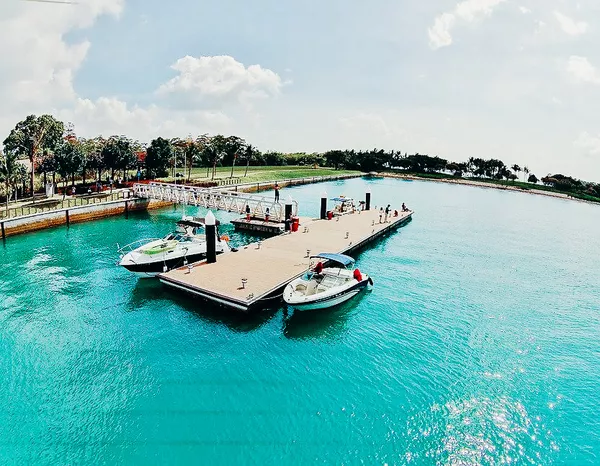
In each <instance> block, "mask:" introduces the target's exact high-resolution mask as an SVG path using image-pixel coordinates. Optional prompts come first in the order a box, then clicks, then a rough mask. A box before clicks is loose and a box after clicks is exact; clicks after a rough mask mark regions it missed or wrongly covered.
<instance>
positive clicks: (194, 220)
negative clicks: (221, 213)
mask: <svg viewBox="0 0 600 466" xmlns="http://www.w3.org/2000/svg"><path fill="white" fill-rule="evenodd" d="M205 224H206V219H205V218H204V217H202V218H200V217H183V218H182V219H181V220H179V221H178V222H177V225H179V226H182V227H196V228H198V227H201V228H204V226H205ZM216 225H220V222H219V221H218V220H217V222H216Z"/></svg>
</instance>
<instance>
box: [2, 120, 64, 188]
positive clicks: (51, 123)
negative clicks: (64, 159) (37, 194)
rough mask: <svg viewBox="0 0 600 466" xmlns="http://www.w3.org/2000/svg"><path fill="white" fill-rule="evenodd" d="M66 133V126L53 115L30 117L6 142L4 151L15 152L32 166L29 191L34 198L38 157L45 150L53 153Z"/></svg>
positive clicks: (17, 126)
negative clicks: (26, 159)
mask: <svg viewBox="0 0 600 466" xmlns="http://www.w3.org/2000/svg"><path fill="white" fill-rule="evenodd" d="M64 131H65V125H64V124H63V123H62V122H61V121H58V120H56V119H55V118H54V117H53V116H51V115H41V116H39V117H38V116H35V115H29V116H28V117H27V118H25V120H23V121H20V122H19V123H17V125H16V126H15V128H14V129H13V130H12V131H11V132H10V134H9V135H8V137H7V138H6V139H5V140H4V150H5V151H6V152H14V153H16V154H17V155H18V156H20V157H22V158H28V159H29V162H30V164H31V179H30V182H29V189H30V191H31V194H32V196H33V190H34V181H35V167H36V164H37V162H38V156H39V155H41V154H42V153H43V150H44V149H47V150H49V151H53V150H54V149H55V147H56V146H57V145H59V144H60V142H61V140H62V137H63V134H64Z"/></svg>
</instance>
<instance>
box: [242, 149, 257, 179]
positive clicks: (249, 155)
mask: <svg viewBox="0 0 600 466" xmlns="http://www.w3.org/2000/svg"><path fill="white" fill-rule="evenodd" d="M255 152H256V148H255V147H254V146H253V145H252V144H247V145H246V148H245V149H244V159H245V160H246V171H245V172H244V177H246V176H248V167H249V166H250V161H251V160H252V158H253V157H254V153H255Z"/></svg>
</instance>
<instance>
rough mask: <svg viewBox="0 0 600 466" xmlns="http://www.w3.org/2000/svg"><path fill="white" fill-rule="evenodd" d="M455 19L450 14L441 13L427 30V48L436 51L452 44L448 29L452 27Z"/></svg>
mask: <svg viewBox="0 0 600 466" xmlns="http://www.w3.org/2000/svg"><path fill="white" fill-rule="evenodd" d="M455 22H456V17H455V16H454V15H453V14H452V13H443V14H441V15H440V16H438V17H437V18H435V22H434V23H433V26H432V27H431V28H429V31H428V33H429V46H430V47H431V48H432V49H434V50H436V49H439V48H441V47H447V46H448V45H450V44H452V35H451V34H450V29H451V28H452V27H453V26H454V23H455Z"/></svg>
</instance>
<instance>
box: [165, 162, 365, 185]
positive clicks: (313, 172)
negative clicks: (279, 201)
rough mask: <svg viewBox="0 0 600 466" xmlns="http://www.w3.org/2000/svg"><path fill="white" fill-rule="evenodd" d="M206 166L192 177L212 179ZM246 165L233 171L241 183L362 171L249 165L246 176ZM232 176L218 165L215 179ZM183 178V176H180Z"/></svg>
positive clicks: (171, 178) (229, 170)
mask: <svg viewBox="0 0 600 466" xmlns="http://www.w3.org/2000/svg"><path fill="white" fill-rule="evenodd" d="M206 172H207V169H206V168H194V169H192V179H194V180H210V179H211V177H212V169H210V171H209V176H208V177H207V176H206ZM245 172H246V167H239V168H238V167H236V168H235V169H234V171H233V177H234V178H237V179H238V181H239V182H240V183H258V182H262V181H277V180H289V179H292V178H310V177H312V176H331V175H347V174H358V173H360V172H358V171H353V170H334V169H333V168H310V167H305V166H304V167H303V166H282V167H249V168H248V176H244V173H245ZM230 176H231V167H217V173H216V176H215V180H220V179H228V178H229V177H230ZM173 180H174V178H173V177H169V178H161V181H167V182H169V181H170V182H172V181H173ZM179 180H181V178H179Z"/></svg>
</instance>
